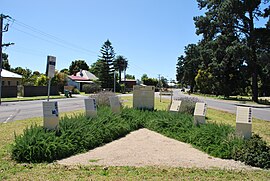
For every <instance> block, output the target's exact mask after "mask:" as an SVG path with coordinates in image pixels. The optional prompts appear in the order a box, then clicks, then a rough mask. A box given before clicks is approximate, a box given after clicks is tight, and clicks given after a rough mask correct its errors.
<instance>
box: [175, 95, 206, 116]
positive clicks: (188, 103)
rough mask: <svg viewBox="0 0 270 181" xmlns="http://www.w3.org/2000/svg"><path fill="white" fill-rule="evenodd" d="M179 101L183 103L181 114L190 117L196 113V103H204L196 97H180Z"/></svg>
mask: <svg viewBox="0 0 270 181" xmlns="http://www.w3.org/2000/svg"><path fill="white" fill-rule="evenodd" d="M179 100H180V101H182V103H181V109H180V112H182V113H186V114H190V115H193V113H194V110H195V105H196V102H203V101H201V100H200V99H198V98H196V97H180V98H179Z"/></svg>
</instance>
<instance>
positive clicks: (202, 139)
mask: <svg viewBox="0 0 270 181" xmlns="http://www.w3.org/2000/svg"><path fill="white" fill-rule="evenodd" d="M142 127H145V128H148V129H151V130H153V131H156V132H159V133H161V134H163V135H165V136H168V137H171V138H174V139H176V140H179V141H183V142H187V143H190V144H192V145H193V146H195V147H197V148H198V149H200V150H203V151H205V152H207V153H208V154H210V155H212V156H215V157H220V158H228V159H230V158H233V159H235V160H240V161H242V162H245V163H246V164H249V165H252V166H257V167H261V168H270V147H269V146H268V145H267V144H266V142H264V141H263V140H262V139H261V138H260V137H259V136H258V135H254V136H252V138H251V139H249V140H244V139H242V138H240V137H237V136H236V135H235V134H234V132H235V130H234V128H233V127H231V126H229V125H223V124H221V125H219V124H215V123H208V124H204V125H199V126H194V124H193V117H192V116H190V115H187V114H178V113H176V114H172V113H170V112H167V111H147V110H145V111H140V110H135V109H129V108H124V109H123V110H122V112H121V113H120V114H113V113H112V112H111V110H110V108H109V107H99V108H98V116H97V117H96V118H86V117H85V116H84V115H83V114H82V115H77V116H73V117H70V118H69V117H64V118H62V119H61V121H60V128H59V131H48V130H45V129H43V128H42V127H41V126H32V127H30V128H27V129H26V130H24V132H23V134H22V135H20V136H15V143H14V144H13V145H12V158H13V159H15V160H17V161H18V162H34V163H36V162H52V161H54V160H58V159H62V158H65V157H68V156H71V155H74V154H77V153H81V152H84V151H87V150H89V149H93V148H95V147H98V146H100V145H103V144H105V143H108V142H111V141H113V140H115V139H118V138H120V137H123V136H125V135H126V134H128V133H129V132H131V131H134V130H137V129H138V128H142Z"/></svg>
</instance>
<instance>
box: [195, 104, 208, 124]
mask: <svg viewBox="0 0 270 181" xmlns="http://www.w3.org/2000/svg"><path fill="white" fill-rule="evenodd" d="M206 109H207V107H206V104H205V103H202V102H197V103H196V105H195V110H194V124H195V125H197V124H205V123H206V122H205V116H206Z"/></svg>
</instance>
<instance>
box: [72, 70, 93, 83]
mask: <svg viewBox="0 0 270 181" xmlns="http://www.w3.org/2000/svg"><path fill="white" fill-rule="evenodd" d="M76 76H78V77H83V78H86V79H88V80H92V81H94V80H98V78H97V77H96V76H95V75H94V74H92V73H91V72H89V71H87V70H80V72H77V73H76Z"/></svg>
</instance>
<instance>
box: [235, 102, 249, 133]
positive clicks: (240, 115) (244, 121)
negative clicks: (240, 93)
mask: <svg viewBox="0 0 270 181" xmlns="http://www.w3.org/2000/svg"><path fill="white" fill-rule="evenodd" d="M236 109H237V110H236V134H238V135H240V136H243V137H244V138H250V137H251V136H252V111H251V108H250V107H240V106H237V108H236Z"/></svg>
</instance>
